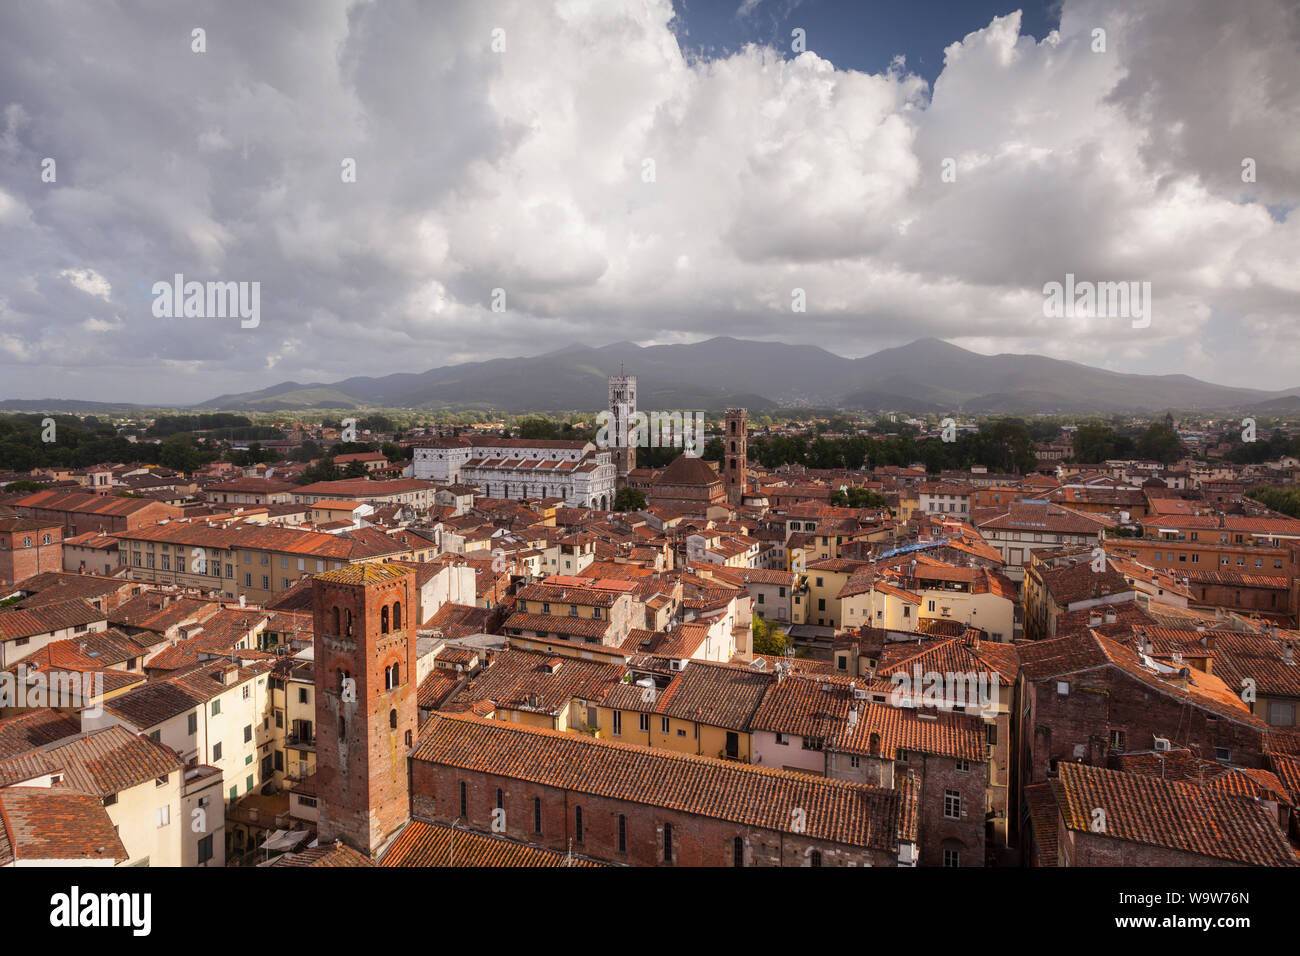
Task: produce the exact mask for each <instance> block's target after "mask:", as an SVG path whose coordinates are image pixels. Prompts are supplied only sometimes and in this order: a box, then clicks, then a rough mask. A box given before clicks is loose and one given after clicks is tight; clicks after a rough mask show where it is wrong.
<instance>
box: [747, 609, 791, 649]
mask: <svg viewBox="0 0 1300 956" xmlns="http://www.w3.org/2000/svg"><path fill="white" fill-rule="evenodd" d="M787 645H788V641H787V640H786V635H785V632H784V631H782V630H781V629H780V628H779V627H776V626H775V625H773V624H769V623H768V622H767V621H765V620H764V619H763V615H761V614H755V615H754V653H755V654H756V655H758V656H760V657H779V656H781V655H783V654H785V649H786V647H787Z"/></svg>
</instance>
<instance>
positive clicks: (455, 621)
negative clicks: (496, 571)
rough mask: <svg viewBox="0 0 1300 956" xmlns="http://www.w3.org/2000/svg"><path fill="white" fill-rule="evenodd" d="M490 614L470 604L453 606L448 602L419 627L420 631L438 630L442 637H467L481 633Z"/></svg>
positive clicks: (486, 610) (485, 609)
mask: <svg viewBox="0 0 1300 956" xmlns="http://www.w3.org/2000/svg"><path fill="white" fill-rule="evenodd" d="M491 614H492V612H491V611H489V610H488V609H487V608H483V607H475V606H474V605H472V604H454V603H452V602H450V601H448V602H447V603H446V604H444V605H443V606H442V607H440V608H438V613H436V614H435V615H434V616H433V617H431V618H429V620H427V621H425V622H424V624H422V625H421V630H425V629H428V628H434V629H436V630H440V631H442V633H443V636H444V637H448V638H457V637H468V636H469V635H471V634H479V633H481V632H482V631H483V630H484V629H485V627H486V625H487V620H488V618H489V617H490V616H491Z"/></svg>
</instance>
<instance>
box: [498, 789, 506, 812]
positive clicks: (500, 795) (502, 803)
mask: <svg viewBox="0 0 1300 956" xmlns="http://www.w3.org/2000/svg"><path fill="white" fill-rule="evenodd" d="M505 806H506V795H505V794H504V793H502V792H501V788H500V787H497V809H498V810H504V809H505Z"/></svg>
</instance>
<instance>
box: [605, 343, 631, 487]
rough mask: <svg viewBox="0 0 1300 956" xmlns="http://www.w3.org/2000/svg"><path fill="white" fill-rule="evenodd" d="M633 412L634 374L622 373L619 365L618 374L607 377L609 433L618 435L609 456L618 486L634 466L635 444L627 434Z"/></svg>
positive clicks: (620, 485)
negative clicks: (614, 469) (632, 443)
mask: <svg viewBox="0 0 1300 956" xmlns="http://www.w3.org/2000/svg"><path fill="white" fill-rule="evenodd" d="M635 414H636V376H635V375H624V374H623V366H622V365H620V366H619V374H618V375H611V376H610V377H609V417H610V434H612V435H617V436H618V441H617V442H616V443H615V445H614V448H613V455H612V456H611V457H612V460H613V462H614V467H615V468H616V469H617V476H616V481H617V483H618V487H620V488H622V487H623V484H624V482H625V481H626V480H627V473H628V472H629V471H632V470H633V469H634V468H636V446H635V445H630V444H629V438H630V436H629V434H628V429H629V428H630V427H631V422H632V416H633V415H635Z"/></svg>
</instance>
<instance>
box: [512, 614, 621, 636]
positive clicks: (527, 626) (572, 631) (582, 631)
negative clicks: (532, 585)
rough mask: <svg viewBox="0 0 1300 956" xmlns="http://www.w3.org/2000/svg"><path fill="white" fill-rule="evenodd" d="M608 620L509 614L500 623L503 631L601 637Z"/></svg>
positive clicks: (553, 615)
mask: <svg viewBox="0 0 1300 956" xmlns="http://www.w3.org/2000/svg"><path fill="white" fill-rule="evenodd" d="M609 627H610V622H609V621H608V620H601V621H596V620H593V619H591V618H588V617H567V616H563V615H559V614H511V615H510V617H508V618H507V619H506V622H505V624H503V625H502V629H503V630H504V631H507V632H509V631H533V632H535V633H537V634H563V635H576V636H578V637H594V638H603V637H604V636H605V633H606V632H607V631H608V630H609Z"/></svg>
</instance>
